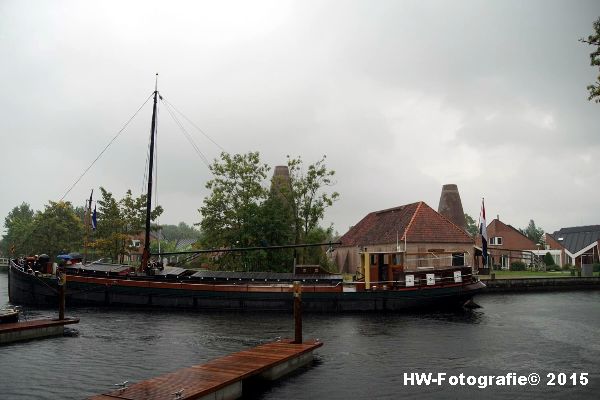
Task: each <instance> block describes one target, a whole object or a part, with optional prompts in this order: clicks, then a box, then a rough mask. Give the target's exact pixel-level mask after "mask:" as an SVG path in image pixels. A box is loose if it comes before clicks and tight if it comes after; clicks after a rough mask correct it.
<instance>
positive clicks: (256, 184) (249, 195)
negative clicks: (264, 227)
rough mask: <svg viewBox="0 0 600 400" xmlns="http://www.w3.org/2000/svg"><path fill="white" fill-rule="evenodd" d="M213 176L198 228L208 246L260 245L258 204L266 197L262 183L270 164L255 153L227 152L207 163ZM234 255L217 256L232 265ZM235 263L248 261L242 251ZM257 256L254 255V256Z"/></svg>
mask: <svg viewBox="0 0 600 400" xmlns="http://www.w3.org/2000/svg"><path fill="white" fill-rule="evenodd" d="M210 170H211V172H212V173H213V179H211V180H210V181H208V182H207V183H206V188H207V189H209V190H210V191H211V193H210V195H209V196H207V197H205V198H204V204H203V205H202V207H201V208H200V210H199V211H200V213H201V215H202V221H201V222H200V227H201V230H202V232H203V234H204V242H205V243H204V244H205V245H206V246H208V247H213V248H222V247H250V246H258V245H259V244H260V207H261V205H262V203H263V202H264V200H265V199H266V198H267V193H268V192H267V190H266V189H265V188H264V187H263V186H262V183H263V181H264V180H265V179H266V176H267V172H268V171H269V167H268V166H267V165H266V164H262V163H261V161H260V155H259V153H258V152H249V153H247V154H235V155H230V154H228V153H225V152H223V153H221V159H220V160H215V161H214V163H213V164H212V165H211V166H210ZM234 258H236V256H235V255H233V254H228V255H227V256H225V257H222V258H221V259H220V262H221V264H222V265H227V264H229V265H232V262H233V261H232V259H234ZM240 258H241V261H238V265H239V263H240V262H241V263H242V264H244V263H248V262H250V261H252V260H248V259H246V258H247V255H246V254H245V253H243V254H242V255H241V256H240ZM255 258H256V257H255Z"/></svg>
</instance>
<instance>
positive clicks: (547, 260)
mask: <svg viewBox="0 0 600 400" xmlns="http://www.w3.org/2000/svg"><path fill="white" fill-rule="evenodd" d="M544 264H546V265H547V266H551V265H554V264H555V262H554V257H552V254H550V252H547V253H546V254H545V255H544Z"/></svg>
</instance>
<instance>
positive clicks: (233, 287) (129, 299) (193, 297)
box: [9, 88, 485, 312]
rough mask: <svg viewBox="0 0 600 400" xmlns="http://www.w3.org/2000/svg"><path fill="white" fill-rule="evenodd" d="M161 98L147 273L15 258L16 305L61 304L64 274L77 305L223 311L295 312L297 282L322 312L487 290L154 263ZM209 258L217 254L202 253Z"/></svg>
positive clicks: (437, 302) (446, 273) (451, 301)
mask: <svg viewBox="0 0 600 400" xmlns="http://www.w3.org/2000/svg"><path fill="white" fill-rule="evenodd" d="M158 97H159V93H158V89H156V88H155V91H154V107H153V114H152V125H151V126H152V128H151V135H150V150H149V155H150V157H149V168H148V190H147V196H146V201H147V204H146V226H145V240H144V249H143V252H142V259H141V267H140V268H139V269H137V270H136V269H134V268H133V267H131V266H128V265H118V264H106V263H101V262H94V263H91V264H84V263H82V262H80V261H81V260H80V259H78V258H77V257H74V256H73V255H72V254H71V255H66V256H65V257H67V256H68V257H67V258H68V261H67V262H66V263H67V264H68V265H66V266H64V267H62V266H61V267H57V266H56V264H54V263H52V262H50V261H49V260H48V259H47V258H44V259H43V260H40V259H35V260H31V259H20V260H16V259H13V260H11V261H10V267H9V298H10V301H11V302H13V303H15V304H37V305H51V304H57V303H58V286H59V276H60V277H61V279H64V278H63V277H64V276H66V281H67V282H68V284H67V288H66V302H67V304H69V305H105V306H144V307H176V308H192V309H217V310H225V309H253V310H291V309H292V304H293V297H292V293H293V285H292V282H294V281H299V282H301V284H302V303H303V309H305V310H307V311H322V312H346V311H369V310H393V311H395V310H405V309H411V308H419V307H439V306H442V305H443V306H448V305H457V306H461V305H462V304H464V303H465V302H467V301H468V300H470V299H471V298H472V297H473V295H474V294H476V293H477V292H479V291H480V290H482V289H483V288H484V287H485V285H484V284H483V283H482V282H481V281H480V280H479V279H478V277H477V276H476V275H475V274H473V270H472V268H471V267H470V266H448V267H447V268H436V269H435V270H428V271H424V270H415V271H411V270H410V268H406V269H405V268H402V265H398V266H397V267H398V268H397V269H396V270H397V271H400V272H401V273H399V274H394V275H393V276H390V277H391V279H389V280H385V281H377V279H375V280H372V279H371V276H370V274H369V268H367V269H366V270H365V268H364V266H363V268H362V271H363V273H362V276H359V278H358V279H357V280H355V281H353V282H344V281H343V279H342V276H341V275H336V274H329V273H325V271H322V270H321V269H319V268H318V267H316V268H312V267H306V266H301V267H299V266H297V267H296V268H295V271H294V273H287V274H281V273H270V272H223V271H195V270H188V269H184V268H178V267H163V266H162V265H160V264H158V263H157V262H156V261H154V262H153V261H152V260H151V257H152V256H156V255H153V254H151V253H150V210H151V209H152V207H151V206H152V205H151V201H152V173H153V154H154V137H155V134H156V104H157V98H158ZM90 208H91V207H90ZM317 245H321V244H317ZM304 246H305V245H289V246H278V248H282V247H289V248H293V247H304ZM310 246H313V245H312V244H311V245H310ZM255 249H256V248H255ZM242 250H247V249H219V250H218V252H226V251H242ZM202 252H209V251H199V252H197V253H202ZM368 257H369V254H368V253H366V254H365V255H364V257H363V258H362V259H364V260H367V259H368ZM389 257H391V258H398V257H396V254H395V253H390V254H389ZM63 260H65V259H64V258H63ZM450 265H452V264H450Z"/></svg>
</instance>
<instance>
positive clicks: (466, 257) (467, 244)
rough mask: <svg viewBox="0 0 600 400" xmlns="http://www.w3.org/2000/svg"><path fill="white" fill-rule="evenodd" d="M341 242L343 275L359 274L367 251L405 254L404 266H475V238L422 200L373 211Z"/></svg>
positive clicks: (338, 256) (339, 254)
mask: <svg viewBox="0 0 600 400" xmlns="http://www.w3.org/2000/svg"><path fill="white" fill-rule="evenodd" d="M340 241H341V242H342V245H341V246H340V247H338V248H337V249H336V250H335V254H334V260H335V262H336V265H337V266H338V271H340V272H343V273H351V274H354V273H356V271H357V268H358V267H359V266H360V264H361V260H360V255H359V253H360V252H361V251H364V250H365V248H366V249H367V251H368V252H369V253H377V252H391V251H398V252H402V253H403V256H404V257H405V260H403V261H404V262H403V264H405V265H407V266H409V267H410V266H411V263H418V266H419V267H434V268H435V267H445V266H450V265H464V264H468V265H472V263H473V254H474V240H473V238H472V237H470V236H469V235H468V234H467V233H466V232H465V231H464V230H463V229H461V228H460V227H458V226H457V225H455V224H454V223H452V222H451V221H450V220H449V219H448V218H446V217H444V216H443V215H441V214H439V213H438V212H437V211H435V210H434V209H432V208H431V207H429V206H428V205H427V204H425V203H424V202H422V201H421V202H417V203H412V204H407V205H403V206H400V207H395V208H389V209H386V210H381V211H374V212H371V213H369V214H367V216H365V217H364V218H363V219H362V220H361V221H360V222H359V223H357V224H356V225H354V226H353V227H351V228H350V230H349V231H348V232H346V233H345V234H344V235H343V236H342V237H341V238H340ZM373 257H375V256H373ZM372 262H378V261H377V260H373V261H372ZM383 262H384V263H385V261H383Z"/></svg>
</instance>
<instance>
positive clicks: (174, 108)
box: [163, 98, 226, 152]
mask: <svg viewBox="0 0 600 400" xmlns="http://www.w3.org/2000/svg"><path fill="white" fill-rule="evenodd" d="M163 101H164V102H165V103H167V104H168V105H169V106H171V107H173V110H175V111H176V112H177V113H178V114H179V115H181V116H182V117H183V118H184V119H185V120H186V121H187V122H189V123H190V124H191V125H192V126H193V127H194V128H196V129H197V130H198V131H199V132H200V133H201V134H203V135H204V136H205V137H206V138H207V139H208V140H210V141H211V142H213V144H214V145H215V146H217V147H218V148H219V149H221V150H222V151H225V152H226V150H225V149H224V148H223V147H222V146H221V145H220V144H219V143H217V142H215V141H214V140H213V138H211V137H210V136H208V134H207V133H205V132H204V131H203V130H202V129H200V128H199V127H198V126H197V125H196V124H195V123H193V122H192V120H190V119H189V118H188V117H186V116H185V114H183V113H182V112H181V111H179V110H178V109H177V107H175V106H174V105H173V104H171V103H170V102H169V101H168V100H166V99H164V98H163Z"/></svg>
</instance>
